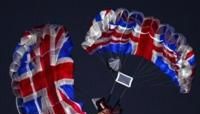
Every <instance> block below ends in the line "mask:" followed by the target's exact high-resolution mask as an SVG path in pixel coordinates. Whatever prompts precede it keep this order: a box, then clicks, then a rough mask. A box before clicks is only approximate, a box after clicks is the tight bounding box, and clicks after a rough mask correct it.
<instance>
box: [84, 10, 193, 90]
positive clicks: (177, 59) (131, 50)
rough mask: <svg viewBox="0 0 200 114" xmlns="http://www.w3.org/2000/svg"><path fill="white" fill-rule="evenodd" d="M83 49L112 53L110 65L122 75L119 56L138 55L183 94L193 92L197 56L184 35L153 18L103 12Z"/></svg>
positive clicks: (139, 13)
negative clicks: (167, 78) (154, 66)
mask: <svg viewBox="0 0 200 114" xmlns="http://www.w3.org/2000/svg"><path fill="white" fill-rule="evenodd" d="M82 47H83V48H84V50H86V51H87V52H88V53H89V54H97V53H98V54H104V53H111V54H113V55H115V57H113V58H110V59H108V65H109V67H110V68H112V69H113V70H114V71H119V70H120V67H121V62H120V60H119V58H117V57H116V55H119V56H126V55H136V56H140V57H143V58H144V59H146V60H148V61H151V62H152V63H154V64H155V65H156V66H157V67H159V68H160V70H161V71H163V72H164V73H165V74H166V76H168V77H169V78H170V79H171V80H173V82H174V83H175V84H176V85H178V86H179V87H180V92H181V93H188V92H189V91H190V88H191V81H192V78H193V76H192V75H193V72H194V71H193V70H194V66H195V55H194V52H193V49H192V47H191V46H189V45H188V44H187V42H186V38H185V36H184V35H183V34H181V33H177V32H175V29H174V28H173V27H172V26H170V25H168V24H161V23H160V20H159V19H157V18H154V17H145V16H144V15H143V13H142V12H138V11H132V12H129V11H128V10H126V9H117V10H112V9H109V10H102V11H100V13H98V14H97V15H96V16H95V18H94V20H93V23H92V25H91V27H90V29H89V31H88V32H87V34H86V37H85V41H84V42H83V43H82Z"/></svg>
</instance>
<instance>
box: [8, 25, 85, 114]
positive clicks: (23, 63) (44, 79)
mask: <svg viewBox="0 0 200 114" xmlns="http://www.w3.org/2000/svg"><path fill="white" fill-rule="evenodd" d="M72 47H73V44H72V39H71V37H70V36H69V33H68V31H66V30H65V28H64V27H63V26H61V25H51V24H47V25H42V26H38V27H34V28H32V29H31V30H28V31H26V32H24V35H23V36H22V38H21V41H20V42H19V43H18V44H17V47H16V49H15V51H14V54H13V62H12V64H11V65H10V76H11V78H12V88H13V91H14V93H15V95H16V105H17V109H18V112H19V113H20V114H85V112H84V111H83V110H82V108H81V105H80V104H79V103H78V102H76V99H75V96H74V87H73V84H74V74H73V72H74V64H73V59H72V58H71V50H72Z"/></svg>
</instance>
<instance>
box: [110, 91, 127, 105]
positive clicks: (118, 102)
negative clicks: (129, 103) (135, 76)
mask: <svg viewBox="0 0 200 114" xmlns="http://www.w3.org/2000/svg"><path fill="white" fill-rule="evenodd" d="M127 90H128V88H124V89H123V91H122V93H121V94H120V96H119V99H118V100H117V102H116V103H115V104H114V106H113V108H115V107H117V105H119V104H120V101H121V99H122V97H123V96H124V95H125V93H126V92H127Z"/></svg>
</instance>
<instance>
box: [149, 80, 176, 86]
mask: <svg viewBox="0 0 200 114" xmlns="http://www.w3.org/2000/svg"><path fill="white" fill-rule="evenodd" d="M171 83H172V82H171V80H170V81H165V82H160V83H157V84H152V85H150V86H151V87H156V86H173V85H172V84H171Z"/></svg>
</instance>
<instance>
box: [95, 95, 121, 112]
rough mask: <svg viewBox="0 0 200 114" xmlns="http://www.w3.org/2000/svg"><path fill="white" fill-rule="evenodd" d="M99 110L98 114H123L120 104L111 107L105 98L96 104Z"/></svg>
mask: <svg viewBox="0 0 200 114" xmlns="http://www.w3.org/2000/svg"><path fill="white" fill-rule="evenodd" d="M96 105H97V108H98V114H121V113H122V109H121V107H120V104H119V103H118V104H117V105H115V106H114V107H111V106H110V105H108V103H107V102H106V100H105V98H101V99H100V100H98V101H97V102H96Z"/></svg>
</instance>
